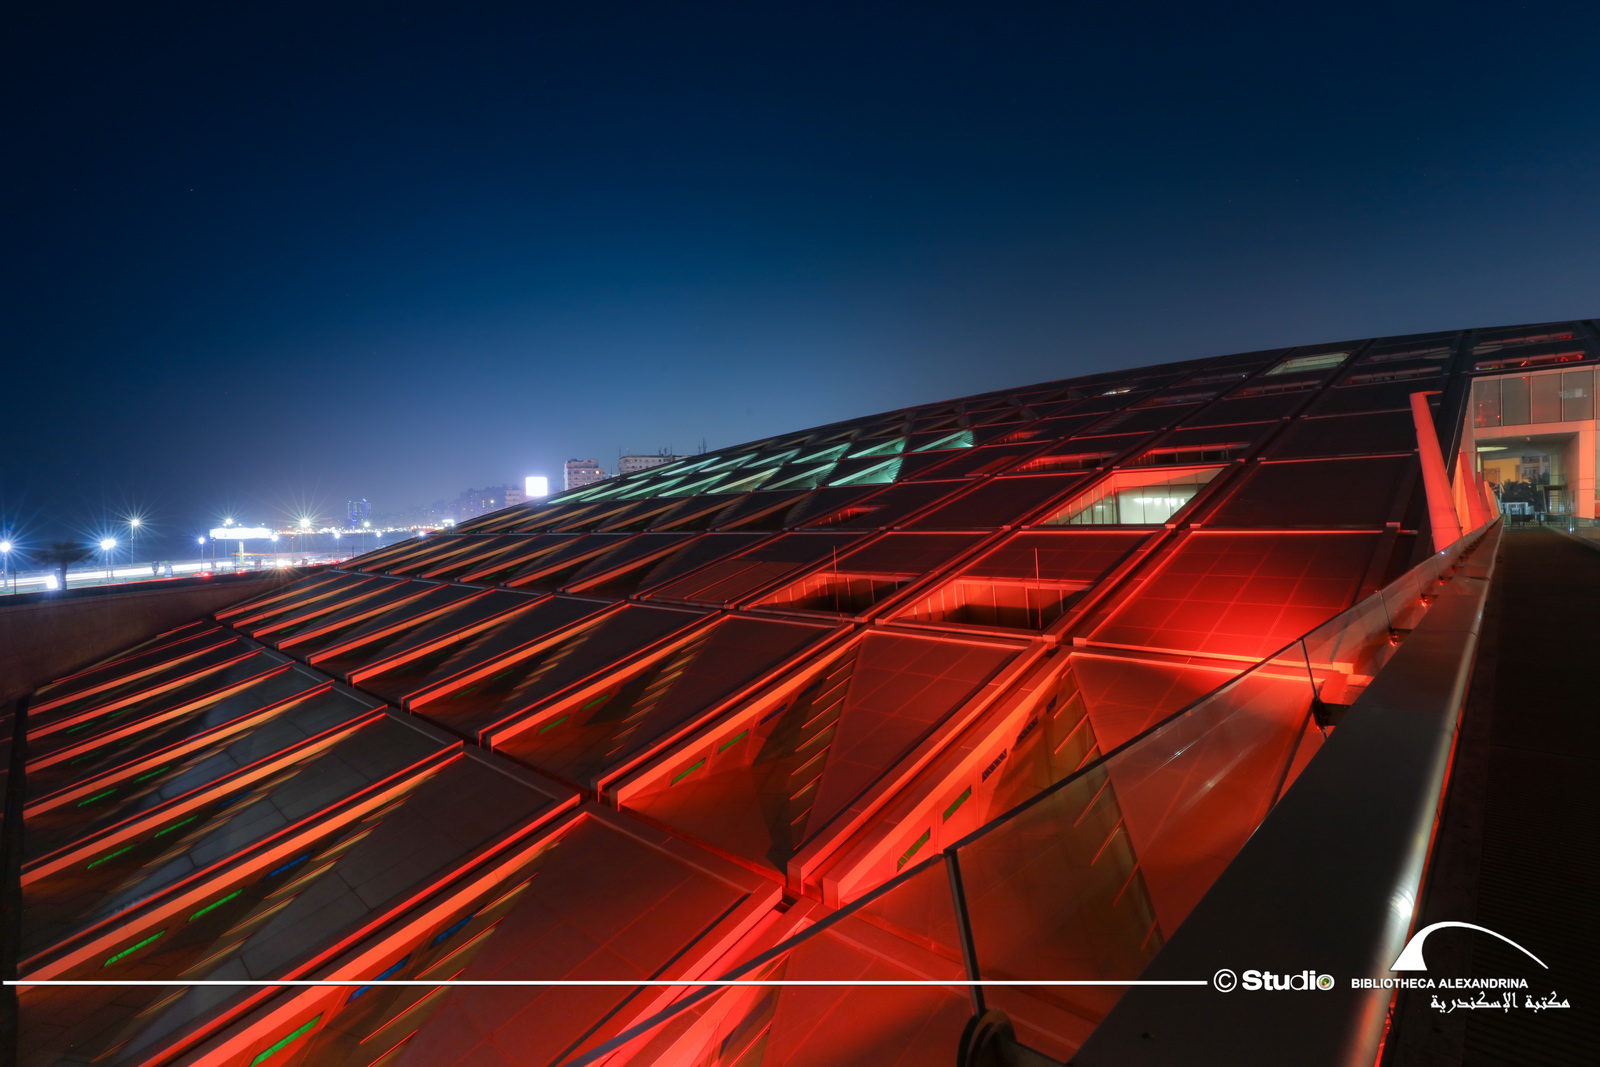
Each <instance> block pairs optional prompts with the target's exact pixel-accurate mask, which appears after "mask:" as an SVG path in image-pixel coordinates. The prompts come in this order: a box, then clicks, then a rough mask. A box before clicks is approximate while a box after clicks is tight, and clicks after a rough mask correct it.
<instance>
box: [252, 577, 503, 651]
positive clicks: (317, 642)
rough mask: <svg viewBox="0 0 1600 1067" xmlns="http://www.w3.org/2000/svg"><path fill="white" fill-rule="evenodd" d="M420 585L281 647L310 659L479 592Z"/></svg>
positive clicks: (429, 615) (432, 613)
mask: <svg viewBox="0 0 1600 1067" xmlns="http://www.w3.org/2000/svg"><path fill="white" fill-rule="evenodd" d="M416 584H417V585H418V586H419V587H421V588H422V589H423V592H422V593H421V595H419V596H414V597H411V598H409V599H407V600H404V601H402V602H401V603H399V604H391V605H388V606H386V607H383V608H381V609H379V610H378V611H377V613H376V614H372V613H370V612H360V613H358V614H357V615H356V616H355V617H353V618H351V619H348V620H346V621H343V622H340V623H334V622H333V621H332V620H327V621H325V622H324V623H323V624H322V625H320V626H318V627H317V631H316V632H315V633H312V634H308V635H307V636H305V637H301V638H297V639H295V640H293V641H285V642H284V643H283V644H282V645H280V646H279V647H281V648H285V649H288V650H289V652H290V654H291V655H293V656H294V657H295V658H297V659H303V660H307V661H309V660H310V659H311V657H313V656H315V655H316V654H317V653H319V652H322V651H324V650H326V649H330V648H333V647H335V646H336V645H344V644H350V643H351V642H354V641H359V640H360V639H361V638H363V637H369V636H376V635H378V634H381V633H384V632H386V631H388V630H392V629H396V628H399V627H405V626H409V625H411V624H415V623H418V622H421V621H422V620H424V619H429V618H432V617H433V616H435V615H438V614H439V613H440V612H442V611H446V610H448V609H449V608H450V607H451V606H452V605H455V604H459V603H461V602H462V601H464V600H467V599H468V598H470V597H472V596H474V595H475V594H476V593H477V590H475V589H467V588H464V587H462V586H459V585H433V584H431V583H426V584H425V583H421V582H418V583H416Z"/></svg>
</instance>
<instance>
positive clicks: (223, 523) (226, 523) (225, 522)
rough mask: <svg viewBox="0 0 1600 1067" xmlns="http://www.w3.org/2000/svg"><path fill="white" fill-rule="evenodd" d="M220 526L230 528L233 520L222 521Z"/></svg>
mask: <svg viewBox="0 0 1600 1067" xmlns="http://www.w3.org/2000/svg"><path fill="white" fill-rule="evenodd" d="M222 525H224V526H232V525H233V520H232V519H223V520H222Z"/></svg>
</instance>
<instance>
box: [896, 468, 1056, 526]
mask: <svg viewBox="0 0 1600 1067" xmlns="http://www.w3.org/2000/svg"><path fill="white" fill-rule="evenodd" d="M1083 478H1084V476H1083V475H1077V474H1040V475H1025V476H1020V477H1015V478H996V479H994V480H993V481H989V482H985V483H983V484H981V485H979V486H978V487H977V488H976V489H974V490H972V491H971V492H970V493H967V494H965V495H964V496H960V497H957V498H956V499H955V500H952V501H951V502H950V503H948V504H945V505H944V506H942V507H939V508H935V509H934V510H933V511H932V512H930V513H928V514H926V515H924V516H922V517H921V518H919V519H917V520H916V521H915V522H913V523H912V524H911V525H912V526H913V527H914V528H916V529H921V530H962V529H973V528H979V527H987V528H990V529H993V528H994V527H996V526H1004V525H1008V524H1011V523H1017V522H1022V521H1024V520H1026V519H1027V518H1028V517H1029V516H1030V515H1031V514H1032V513H1033V512H1034V511H1035V510H1037V509H1038V508H1041V507H1043V506H1044V505H1045V504H1047V503H1049V501H1050V500H1051V498H1053V497H1056V496H1059V495H1060V494H1062V493H1064V492H1066V491H1068V490H1069V489H1071V488H1072V487H1073V486H1075V485H1078V484H1080V483H1081V482H1082V481H1083Z"/></svg>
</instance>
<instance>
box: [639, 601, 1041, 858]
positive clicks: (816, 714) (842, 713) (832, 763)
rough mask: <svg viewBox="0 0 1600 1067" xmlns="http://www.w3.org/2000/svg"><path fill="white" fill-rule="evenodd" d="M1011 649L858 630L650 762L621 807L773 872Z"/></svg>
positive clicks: (868, 789)
mask: <svg viewBox="0 0 1600 1067" xmlns="http://www.w3.org/2000/svg"><path fill="white" fill-rule="evenodd" d="M1015 654H1016V649H1015V648H1014V647H1012V646H1001V645H999V644H998V643H997V644H994V645H989V644H980V643H978V642H975V641H974V642H967V641H962V642H955V641H949V640H939V639H934V638H925V637H913V636H908V635H902V634H891V633H882V632H873V633H869V634H867V636H866V637H865V638H864V639H863V640H862V641H861V643H859V644H857V645H855V646H853V647H851V648H849V649H848V650H846V651H845V652H844V653H842V654H840V655H838V656H836V657H834V658H833V659H832V660H831V661H829V662H828V663H827V664H826V665H824V666H823V667H822V668H821V669H820V670H814V671H813V672H812V673H810V674H809V675H808V676H807V677H806V678H804V679H803V680H801V681H800V682H798V683H797V684H794V685H793V686H792V688H790V689H789V690H788V691H787V692H786V693H783V694H782V695H781V696H774V697H771V698H767V699H764V700H762V701H759V702H757V703H755V704H751V705H748V706H747V707H745V708H744V709H741V710H740V711H739V712H738V713H736V714H735V715H734V716H730V717H728V718H726V719H725V720H723V722H722V723H721V724H719V728H718V730H717V731H715V732H711V733H708V734H707V735H706V736H705V737H704V738H702V739H700V740H698V741H696V743H695V744H694V745H690V746H685V747H683V748H681V749H679V750H678V751H677V752H676V753H675V754H673V755H672V756H669V757H667V758H665V759H663V760H661V761H659V762H658V763H657V764H656V767H657V769H656V770H655V771H654V772H653V775H652V777H651V778H650V779H649V780H648V781H645V782H641V783H640V790H639V792H638V793H635V794H633V795H632V796H631V797H629V798H627V799H625V800H624V805H625V807H627V808H629V809H632V810H637V811H639V812H641V813H643V814H644V815H645V816H647V817H648V818H650V819H651V820H653V821H655V822H658V823H662V824H665V825H667V826H670V827H673V828H674V829H676V830H677V831H679V832H682V833H685V834H687V835H689V836H692V837H694V838H696V839H698V840H702V841H707V842H711V843H712V844H714V845H716V846H717V847H719V848H723V849H726V850H728V851H730V852H732V853H734V854H735V855H739V856H743V857H745V858H746V859H747V860H750V861H753V862H755V863H758V864H761V865H764V866H767V865H770V866H775V867H776V868H777V869H778V870H782V869H783V868H784V864H785V863H786V862H787V860H788V859H789V857H790V856H792V855H793V854H794V853H795V852H796V851H798V850H799V849H800V848H801V847H802V846H803V845H804V844H805V843H806V842H807V841H809V840H812V839H813V838H814V837H816V836H817V835H818V834H819V833H821V832H822V831H823V830H824V829H825V828H826V827H827V826H828V823H829V822H830V821H832V820H833V819H834V817H835V816H837V815H839V814H840V813H841V812H843V811H845V810H847V809H848V808H849V807H850V806H851V805H852V804H854V803H855V802H857V801H858V800H859V799H860V798H861V797H863V796H865V795H869V794H870V793H872V791H873V790H874V789H876V788H880V786H879V784H878V783H879V782H880V780H881V779H882V777H883V775H884V773H885V772H886V770H887V768H889V767H892V766H895V765H896V763H897V762H898V761H899V760H900V759H902V758H904V756H905V755H906V753H908V752H909V751H911V749H912V748H914V747H915V746H916V745H918V744H920V743H922V742H923V741H925V740H927V739H928V738H929V737H930V736H932V735H934V733H935V732H936V731H937V730H938V729H939V728H940V726H941V725H942V724H943V723H944V722H945V720H946V719H948V717H949V716H950V714H951V713H952V712H953V711H955V710H956V709H957V708H958V707H960V706H961V705H962V704H964V703H965V702H966V701H967V700H968V699H970V698H971V697H972V695H973V694H974V693H975V692H977V691H978V689H979V688H980V687H981V686H982V685H983V684H984V683H985V682H986V681H987V680H988V679H989V678H991V677H993V676H994V674H995V673H996V672H998V671H999V670H1000V669H1001V668H1002V667H1003V666H1005V664H1006V663H1008V662H1009V661H1010V660H1011V658H1012V657H1013V656H1014V655H1015ZM774 705H776V706H774Z"/></svg>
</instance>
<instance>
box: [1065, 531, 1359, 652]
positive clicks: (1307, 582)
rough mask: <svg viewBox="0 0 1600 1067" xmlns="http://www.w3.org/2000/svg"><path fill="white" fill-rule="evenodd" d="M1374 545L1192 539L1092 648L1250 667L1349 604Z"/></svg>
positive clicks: (1273, 538)
mask: <svg viewBox="0 0 1600 1067" xmlns="http://www.w3.org/2000/svg"><path fill="white" fill-rule="evenodd" d="M1378 536H1379V535H1378V534H1376V533H1347V534H1336V533H1300V534H1295V533H1280V534H1270V533H1267V534H1258V533H1220V532H1218V533H1207V532H1203V531H1202V532H1199V533H1195V534H1192V535H1190V537H1189V538H1188V540H1186V541H1185V542H1184V543H1183V544H1182V545H1180V546H1179V547H1178V548H1177V550H1176V551H1174V552H1173V553H1171V555H1169V556H1168V557H1167V558H1166V560H1165V561H1164V562H1163V563H1162V564H1161V566H1160V567H1159V569H1157V570H1156V571H1155V572H1154V573H1153V574H1151V575H1150V576H1149V577H1147V578H1146V579H1145V580H1144V582H1143V584H1141V585H1140V586H1139V588H1138V590H1137V591H1136V592H1135V593H1134V594H1133V595H1132V596H1131V597H1129V598H1128V599H1126V600H1124V601H1122V602H1121V603H1120V604H1119V605H1118V606H1117V607H1116V609H1114V610H1113V612H1112V614H1111V615H1110V617H1109V618H1108V619H1107V620H1106V621H1105V622H1104V623H1102V624H1101V626H1100V627H1099V628H1098V629H1096V630H1095V631H1094V633H1093V635H1092V636H1093V639H1094V640H1095V641H1103V642H1106V643H1108V644H1117V645H1123V646H1138V647H1145V648H1162V649H1171V650H1181V651H1193V652H1211V653H1218V654H1222V655H1236V656H1244V657H1249V658H1251V659H1257V658H1259V657H1261V656H1265V655H1268V654H1270V653H1272V652H1273V651H1274V650H1275V649H1278V648H1281V647H1283V645H1284V644H1285V643H1287V642H1289V641H1292V640H1294V639H1295V638H1297V637H1299V636H1300V635H1301V634H1303V633H1306V632H1307V631H1308V630H1310V629H1312V628H1313V627H1316V626H1319V625H1321V624H1322V623H1324V622H1326V621H1327V620H1328V619H1329V618H1331V617H1332V616H1334V615H1336V614H1338V613H1339V612H1340V611H1343V610H1344V609H1345V608H1346V607H1348V606H1349V605H1350V604H1351V603H1352V602H1353V601H1354V600H1355V594H1356V592H1357V590H1358V588H1359V586H1360V583H1361V578H1362V576H1363V575H1364V574H1365V573H1366V570H1367V566H1368V564H1369V563H1370V562H1371V559H1372V553H1373V550H1374V548H1375V547H1376V546H1377V543H1378Z"/></svg>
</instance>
